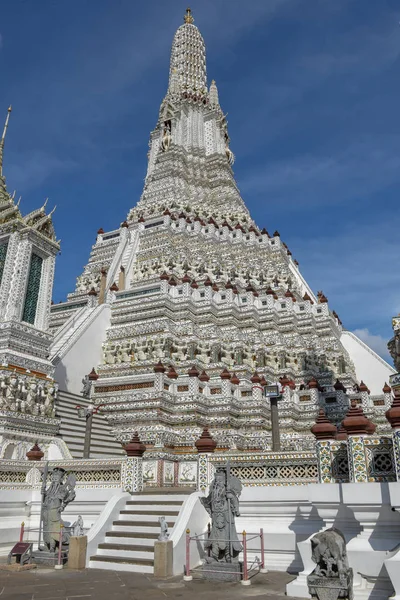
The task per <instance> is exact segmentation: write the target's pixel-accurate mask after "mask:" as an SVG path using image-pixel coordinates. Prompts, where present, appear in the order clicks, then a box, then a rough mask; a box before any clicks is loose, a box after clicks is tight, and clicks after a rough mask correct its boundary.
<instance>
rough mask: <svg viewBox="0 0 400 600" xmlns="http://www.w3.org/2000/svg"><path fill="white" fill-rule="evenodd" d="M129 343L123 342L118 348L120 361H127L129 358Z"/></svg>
mask: <svg viewBox="0 0 400 600" xmlns="http://www.w3.org/2000/svg"><path fill="white" fill-rule="evenodd" d="M130 349H131V348H130V344H129V342H124V343H123V344H122V346H121V348H120V350H119V357H120V362H123V363H125V362H129V359H130Z"/></svg>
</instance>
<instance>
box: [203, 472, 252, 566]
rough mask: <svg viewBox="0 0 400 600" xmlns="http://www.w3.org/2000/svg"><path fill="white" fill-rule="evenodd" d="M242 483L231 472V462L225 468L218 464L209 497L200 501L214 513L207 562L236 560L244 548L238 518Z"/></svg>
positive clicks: (207, 545) (207, 544)
mask: <svg viewBox="0 0 400 600" xmlns="http://www.w3.org/2000/svg"><path fill="white" fill-rule="evenodd" d="M241 491H242V484H241V483H240V480H239V479H238V478H237V477H234V476H233V475H231V474H230V465H229V462H228V464H227V466H226V467H218V468H217V470H216V473H215V478H214V481H213V482H212V484H211V487H210V493H209V495H208V496H207V498H200V501H201V503H202V505H203V506H204V508H205V509H206V511H207V512H208V514H209V515H210V516H211V533H210V538H209V540H208V541H206V543H205V548H206V549H208V548H210V549H211V556H210V557H208V558H207V559H206V560H207V562H215V561H218V562H225V563H229V562H237V561H238V555H239V553H240V552H241V550H242V545H241V544H240V542H239V539H238V536H237V533H236V527H235V517H238V516H239V496H240V493H241Z"/></svg>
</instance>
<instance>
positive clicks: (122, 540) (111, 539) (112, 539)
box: [104, 531, 159, 551]
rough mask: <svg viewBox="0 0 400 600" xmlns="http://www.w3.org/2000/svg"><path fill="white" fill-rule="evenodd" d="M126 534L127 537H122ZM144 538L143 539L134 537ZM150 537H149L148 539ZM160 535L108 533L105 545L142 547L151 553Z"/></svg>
mask: <svg viewBox="0 0 400 600" xmlns="http://www.w3.org/2000/svg"><path fill="white" fill-rule="evenodd" d="M121 534H126V535H121ZM132 536H142V537H132ZM147 536H149V537H147ZM158 536H159V534H154V536H153V535H152V534H149V533H147V534H141V533H126V532H122V531H108V532H107V533H106V537H105V541H104V543H105V544H117V545H119V546H140V547H143V548H147V549H149V550H151V551H153V549H154V542H155V541H156V540H157V539H158Z"/></svg>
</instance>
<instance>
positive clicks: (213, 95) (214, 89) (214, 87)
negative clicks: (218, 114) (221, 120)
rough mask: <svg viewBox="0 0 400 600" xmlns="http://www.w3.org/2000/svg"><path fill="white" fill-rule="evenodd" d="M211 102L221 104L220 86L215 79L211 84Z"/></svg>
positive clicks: (216, 104) (215, 104)
mask: <svg viewBox="0 0 400 600" xmlns="http://www.w3.org/2000/svg"><path fill="white" fill-rule="evenodd" d="M210 104H211V106H219V98H218V88H217V84H216V83H215V80H214V79H213V80H212V82H211V85H210Z"/></svg>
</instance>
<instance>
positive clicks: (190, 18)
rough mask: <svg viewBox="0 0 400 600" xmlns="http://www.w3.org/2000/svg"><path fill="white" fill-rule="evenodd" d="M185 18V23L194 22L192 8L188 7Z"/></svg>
mask: <svg viewBox="0 0 400 600" xmlns="http://www.w3.org/2000/svg"><path fill="white" fill-rule="evenodd" d="M183 20H184V21H185V23H194V19H193V15H192V11H191V9H190V8H187V9H186V15H185V16H184V17H183Z"/></svg>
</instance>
